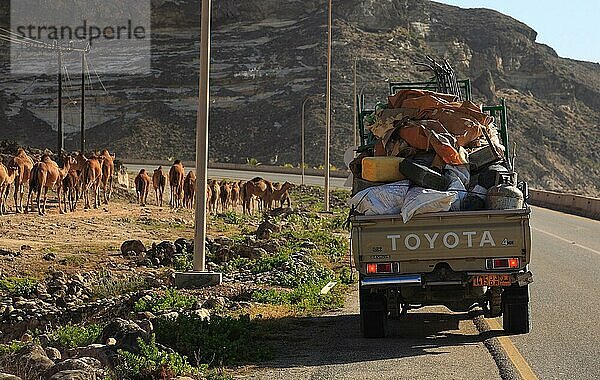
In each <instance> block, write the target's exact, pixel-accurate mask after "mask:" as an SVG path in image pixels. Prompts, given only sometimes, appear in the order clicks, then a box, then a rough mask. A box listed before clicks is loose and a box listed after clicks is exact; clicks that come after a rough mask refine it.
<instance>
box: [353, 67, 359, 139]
mask: <svg viewBox="0 0 600 380" xmlns="http://www.w3.org/2000/svg"><path fill="white" fill-rule="evenodd" d="M357 63H358V58H354V108H353V110H354V123H353V126H354V146H357V145H358V128H357V126H356V122H357V118H358V117H357V116H356V111H357V108H358V104H357V102H358V100H357V99H356V64H357Z"/></svg>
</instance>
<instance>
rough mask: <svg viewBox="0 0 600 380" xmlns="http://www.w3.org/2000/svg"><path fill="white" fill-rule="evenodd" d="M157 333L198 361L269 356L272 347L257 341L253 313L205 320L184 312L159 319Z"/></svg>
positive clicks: (223, 361)
mask: <svg viewBox="0 0 600 380" xmlns="http://www.w3.org/2000/svg"><path fill="white" fill-rule="evenodd" d="M155 332H156V340H157V341H158V342H159V343H161V344H164V345H166V346H168V347H172V348H173V349H175V350H176V351H177V352H180V353H181V354H183V355H186V356H188V357H194V358H197V360H198V363H197V364H202V363H204V364H214V365H231V364H237V363H245V362H250V361H255V360H263V359H267V358H268V357H269V350H268V349H266V348H265V347H264V346H263V345H260V344H257V338H258V331H257V326H256V325H255V323H253V322H252V321H250V317H249V316H241V317H240V318H233V317H229V316H225V317H219V316H212V317H211V319H210V320H202V319H201V318H199V317H196V316H187V315H184V314H180V315H179V316H178V317H177V318H176V319H175V318H171V319H169V318H161V319H158V320H157V321H156V323H155Z"/></svg>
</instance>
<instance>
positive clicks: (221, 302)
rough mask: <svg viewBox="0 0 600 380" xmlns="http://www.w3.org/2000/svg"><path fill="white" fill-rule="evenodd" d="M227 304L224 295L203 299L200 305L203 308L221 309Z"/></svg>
mask: <svg viewBox="0 0 600 380" xmlns="http://www.w3.org/2000/svg"><path fill="white" fill-rule="evenodd" d="M225 305H227V298H225V297H211V298H209V299H207V300H206V301H204V304H203V305H202V308H203V309H221V308H224V307H225Z"/></svg>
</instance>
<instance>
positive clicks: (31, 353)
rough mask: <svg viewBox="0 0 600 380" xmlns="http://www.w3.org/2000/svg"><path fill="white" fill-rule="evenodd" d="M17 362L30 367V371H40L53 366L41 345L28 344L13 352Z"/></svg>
mask: <svg viewBox="0 0 600 380" xmlns="http://www.w3.org/2000/svg"><path fill="white" fill-rule="evenodd" d="M14 357H15V358H18V359H19V363H20V364H22V366H24V367H26V368H30V370H31V372H32V373H42V372H44V371H46V370H48V369H49V368H50V367H52V366H54V362H53V361H52V360H50V358H48V356H47V355H46V352H45V351H44V349H43V348H42V346H38V345H34V344H28V345H27V346H24V347H23V348H21V349H20V350H19V351H17V352H16V353H15V354H14Z"/></svg>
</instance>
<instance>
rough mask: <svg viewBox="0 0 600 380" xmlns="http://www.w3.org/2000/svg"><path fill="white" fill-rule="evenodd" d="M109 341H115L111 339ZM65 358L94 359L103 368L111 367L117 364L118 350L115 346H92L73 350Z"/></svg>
mask: <svg viewBox="0 0 600 380" xmlns="http://www.w3.org/2000/svg"><path fill="white" fill-rule="evenodd" d="M108 340H109V341H110V340H115V339H114V338H109V339H108ZM115 343H116V341H115ZM65 356H66V357H69V358H73V359H74V358H83V357H88V358H94V359H96V360H98V361H99V362H100V363H102V365H103V366H105V367H110V366H112V365H113V364H114V363H115V360H116V357H117V350H116V349H115V348H114V344H113V345H110V344H109V345H104V344H90V345H89V346H85V347H77V348H72V349H70V350H68V351H67V352H66V353H65Z"/></svg>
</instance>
